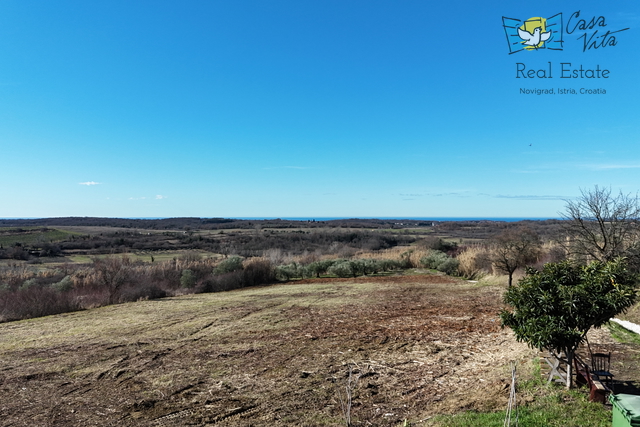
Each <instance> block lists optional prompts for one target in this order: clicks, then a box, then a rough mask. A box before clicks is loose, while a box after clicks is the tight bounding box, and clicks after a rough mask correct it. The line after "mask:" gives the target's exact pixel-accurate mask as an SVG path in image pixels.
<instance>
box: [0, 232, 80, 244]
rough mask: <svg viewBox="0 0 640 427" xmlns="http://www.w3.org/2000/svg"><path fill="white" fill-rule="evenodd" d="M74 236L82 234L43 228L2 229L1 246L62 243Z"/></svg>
mask: <svg viewBox="0 0 640 427" xmlns="http://www.w3.org/2000/svg"><path fill="white" fill-rule="evenodd" d="M74 235H76V236H77V235H80V233H74V232H70V231H65V230H60V229H56V228H43V227H23V228H15V227H13V228H0V245H2V247H4V248H7V247H11V246H14V245H15V244H16V243H19V244H21V245H22V246H38V245H41V244H44V243H55V242H61V241H63V240H66V239H69V238H70V237H71V236H74Z"/></svg>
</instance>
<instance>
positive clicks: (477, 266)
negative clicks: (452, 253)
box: [456, 246, 491, 280]
mask: <svg viewBox="0 0 640 427" xmlns="http://www.w3.org/2000/svg"><path fill="white" fill-rule="evenodd" d="M456 259H457V260H458V261H459V264H458V274H460V275H461V276H462V277H464V278H466V279H472V280H474V279H480V278H482V277H483V276H485V275H486V274H488V273H490V272H491V259H490V254H489V251H488V250H487V249H486V248H485V247H483V246H470V247H467V248H465V249H464V250H463V251H462V252H461V253H460V254H459V255H458V256H457V257H456Z"/></svg>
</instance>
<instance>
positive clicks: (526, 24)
mask: <svg viewBox="0 0 640 427" xmlns="http://www.w3.org/2000/svg"><path fill="white" fill-rule="evenodd" d="M502 27H503V28H504V33H505V34H506V36H507V43H508V44H509V55H511V54H513V53H516V52H521V51H532V50H538V49H550V50H562V49H563V43H564V42H563V35H564V34H563V25H562V13H558V14H555V15H553V16H552V17H550V18H541V17H534V18H529V19H526V20H522V19H514V18H507V17H506V16H503V17H502Z"/></svg>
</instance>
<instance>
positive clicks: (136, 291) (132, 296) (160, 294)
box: [119, 284, 167, 302]
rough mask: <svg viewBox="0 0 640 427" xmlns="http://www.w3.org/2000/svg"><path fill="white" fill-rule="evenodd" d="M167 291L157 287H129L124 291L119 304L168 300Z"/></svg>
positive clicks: (147, 285)
mask: <svg viewBox="0 0 640 427" xmlns="http://www.w3.org/2000/svg"><path fill="white" fill-rule="evenodd" d="M166 297H167V291H165V290H164V289H162V288H160V287H159V286H156V285H149V284H146V285H141V286H128V287H126V288H125V289H123V290H122V292H121V295H120V300H119V302H134V301H140V300H147V299H160V298H166Z"/></svg>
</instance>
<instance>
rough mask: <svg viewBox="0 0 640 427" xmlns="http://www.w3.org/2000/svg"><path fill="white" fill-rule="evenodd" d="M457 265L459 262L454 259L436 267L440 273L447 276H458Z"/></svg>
mask: <svg viewBox="0 0 640 427" xmlns="http://www.w3.org/2000/svg"><path fill="white" fill-rule="evenodd" d="M458 264H460V262H459V261H458V260H457V259H455V258H447V259H446V260H445V261H444V262H442V263H441V264H440V265H439V266H438V271H441V272H443V273H445V274H448V275H449V276H456V275H458Z"/></svg>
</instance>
